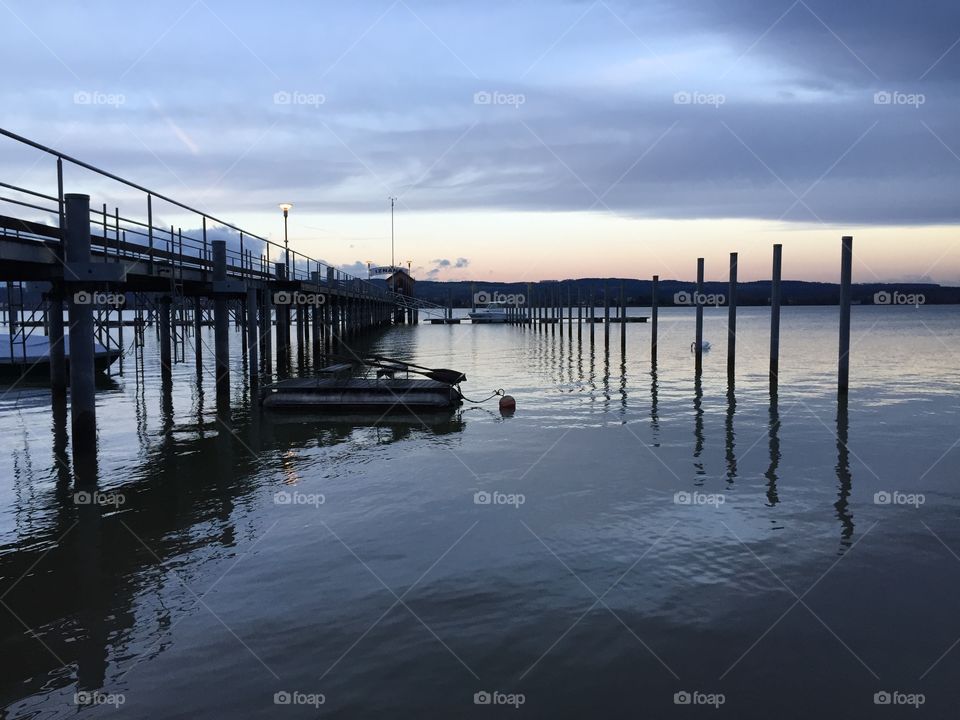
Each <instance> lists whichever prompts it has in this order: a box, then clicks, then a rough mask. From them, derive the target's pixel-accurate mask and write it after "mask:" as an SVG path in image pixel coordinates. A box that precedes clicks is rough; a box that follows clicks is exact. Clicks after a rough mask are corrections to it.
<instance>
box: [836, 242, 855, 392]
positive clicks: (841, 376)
mask: <svg viewBox="0 0 960 720" xmlns="http://www.w3.org/2000/svg"><path fill="white" fill-rule="evenodd" d="M841 243H842V248H841V254H840V357H839V364H838V372H837V380H838V382H837V392H838V393H839V395H840V397H841V398H842V399H846V396H847V392H848V391H849V390H850V290H851V283H852V279H853V237H852V236H850V235H844V236H843V238H842V241H841Z"/></svg>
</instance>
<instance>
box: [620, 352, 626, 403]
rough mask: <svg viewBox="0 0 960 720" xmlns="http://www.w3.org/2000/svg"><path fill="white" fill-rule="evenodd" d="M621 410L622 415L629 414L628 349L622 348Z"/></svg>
mask: <svg viewBox="0 0 960 720" xmlns="http://www.w3.org/2000/svg"><path fill="white" fill-rule="evenodd" d="M620 410H621V414H622V415H626V412H627V348H626V346H625V345H621V346H620Z"/></svg>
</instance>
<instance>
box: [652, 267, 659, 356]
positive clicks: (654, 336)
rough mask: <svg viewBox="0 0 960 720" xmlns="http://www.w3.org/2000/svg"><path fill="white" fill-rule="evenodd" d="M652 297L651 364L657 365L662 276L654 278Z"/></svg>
mask: <svg viewBox="0 0 960 720" xmlns="http://www.w3.org/2000/svg"><path fill="white" fill-rule="evenodd" d="M651 292H652V294H651V297H650V322H652V323H653V327H652V328H651V329H650V363H651V364H652V365H656V364H657V320H658V318H657V315H658V312H657V310H658V308H659V307H660V299H659V295H660V276H659V275H654V276H653V290H652V291H651Z"/></svg>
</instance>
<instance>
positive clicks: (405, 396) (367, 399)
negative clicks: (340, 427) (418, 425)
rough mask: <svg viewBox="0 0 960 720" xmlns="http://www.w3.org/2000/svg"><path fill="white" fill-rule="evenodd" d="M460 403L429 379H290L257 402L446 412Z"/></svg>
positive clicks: (267, 388) (456, 394) (291, 406)
mask: <svg viewBox="0 0 960 720" xmlns="http://www.w3.org/2000/svg"><path fill="white" fill-rule="evenodd" d="M462 399H463V396H462V395H461V394H460V391H459V390H457V388H455V387H453V386H452V385H449V384H447V383H442V382H438V381H436V380H429V379H426V378H424V379H416V380H414V379H408V378H396V379H394V378H378V379H376V380H374V379H371V378H347V379H339V378H291V379H289V380H281V381H279V382H275V383H271V384H270V385H266V386H265V387H264V388H263V390H262V391H261V394H260V402H261V404H262V405H263V407H265V408H271V409H278V410H280V409H305V408H310V409H316V410H330V411H343V410H368V409H372V408H377V409H379V410H381V411H389V410H394V409H396V410H413V411H416V410H417V409H418V408H431V409H433V408H448V407H454V406H456V405H459V404H460V403H461V401H462Z"/></svg>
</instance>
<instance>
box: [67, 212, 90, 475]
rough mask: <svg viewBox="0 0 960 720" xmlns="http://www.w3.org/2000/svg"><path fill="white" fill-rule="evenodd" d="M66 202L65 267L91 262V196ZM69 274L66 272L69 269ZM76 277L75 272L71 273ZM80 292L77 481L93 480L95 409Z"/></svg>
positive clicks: (73, 375)
mask: <svg viewBox="0 0 960 720" xmlns="http://www.w3.org/2000/svg"><path fill="white" fill-rule="evenodd" d="M64 201H65V204H66V213H65V217H66V230H67V231H66V234H65V235H64V241H65V244H66V248H65V252H64V259H65V261H66V264H67V268H69V267H70V266H71V265H76V266H82V265H84V264H89V262H90V196H89V195H80V194H75V193H71V194H68V195H65V196H64ZM68 275H69V273H68ZM73 277H74V278H76V276H75V275H73ZM84 299H85V298H82V297H80V294H79V293H75V294H71V296H70V299H69V314H70V426H71V437H72V438H73V463H74V469H75V471H76V473H77V481H78V482H79V483H81V484H84V483H91V482H95V481H96V457H97V410H96V394H95V388H94V379H95V373H96V370H95V368H94V342H93V336H94V325H93V305H91V304H90V303H89V302H78V300H84Z"/></svg>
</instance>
